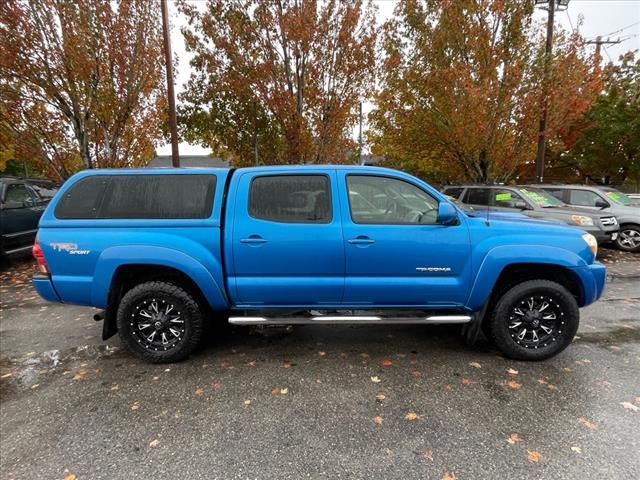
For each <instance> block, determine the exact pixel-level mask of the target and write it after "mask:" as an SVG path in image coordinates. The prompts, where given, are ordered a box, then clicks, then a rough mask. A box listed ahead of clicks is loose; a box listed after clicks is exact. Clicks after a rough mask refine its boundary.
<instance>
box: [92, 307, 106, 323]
mask: <svg viewBox="0 0 640 480" xmlns="http://www.w3.org/2000/svg"><path fill="white" fill-rule="evenodd" d="M104 315H105V312H104V310H100V311H99V312H98V313H96V314H94V315H93V319H94V320H95V321H96V322H99V321H101V320H104Z"/></svg>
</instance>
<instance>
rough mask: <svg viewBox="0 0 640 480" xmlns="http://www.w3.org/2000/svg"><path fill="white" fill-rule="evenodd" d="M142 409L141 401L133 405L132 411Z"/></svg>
mask: <svg viewBox="0 0 640 480" xmlns="http://www.w3.org/2000/svg"><path fill="white" fill-rule="evenodd" d="M139 408H140V402H139V401H137V400H136V401H135V402H133V405H131V410H138V409H139Z"/></svg>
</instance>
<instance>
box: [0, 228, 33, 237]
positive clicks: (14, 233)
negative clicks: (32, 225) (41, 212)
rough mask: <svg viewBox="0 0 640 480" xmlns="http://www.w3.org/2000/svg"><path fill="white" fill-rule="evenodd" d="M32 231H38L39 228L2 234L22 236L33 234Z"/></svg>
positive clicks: (5, 235)
mask: <svg viewBox="0 0 640 480" xmlns="http://www.w3.org/2000/svg"><path fill="white" fill-rule="evenodd" d="M32 233H38V229H37V228H36V229H35V230H22V231H20V232H13V233H5V234H4V235H2V236H3V237H4V238H16V237H21V236H22V235H31V234H32Z"/></svg>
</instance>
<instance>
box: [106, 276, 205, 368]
mask: <svg viewBox="0 0 640 480" xmlns="http://www.w3.org/2000/svg"><path fill="white" fill-rule="evenodd" d="M116 321H117V324H118V333H119V334H120V338H121V339H122V342H123V343H124V344H125V345H126V346H127V348H128V349H129V350H130V351H131V352H132V353H133V354H135V355H136V356H137V357H139V358H141V359H142V360H144V361H146V362H150V363H167V362H177V361H179V360H182V359H184V358H186V357H187V356H189V354H190V353H191V352H193V351H194V350H195V349H196V347H197V346H198V345H199V344H200V340H201V338H202V336H203V330H204V321H203V317H202V312H201V309H200V306H199V305H198V303H197V302H196V301H195V299H194V298H193V297H192V296H191V294H190V293H188V292H187V291H185V290H183V289H182V288H180V287H178V286H176V285H174V284H172V283H167V282H145V283H141V284H140V285H136V286H135V287H133V288H132V289H131V290H129V291H128V292H127V293H126V294H125V295H124V296H123V297H122V300H121V301H120V305H119V307H118V315H117V320H116Z"/></svg>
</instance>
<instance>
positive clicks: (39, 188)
mask: <svg viewBox="0 0 640 480" xmlns="http://www.w3.org/2000/svg"><path fill="white" fill-rule="evenodd" d="M56 191H57V187H56V185H55V184H54V183H53V182H50V181H49V180H41V179H22V178H16V177H0V257H2V258H8V257H13V256H17V255H20V254H24V253H29V252H30V251H31V248H32V247H33V242H34V241H35V238H36V232H37V230H38V221H39V220H40V216H41V215H42V212H43V211H44V208H45V206H46V205H47V204H48V203H49V201H50V200H51V198H52V197H53V196H54V195H55V192H56Z"/></svg>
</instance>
